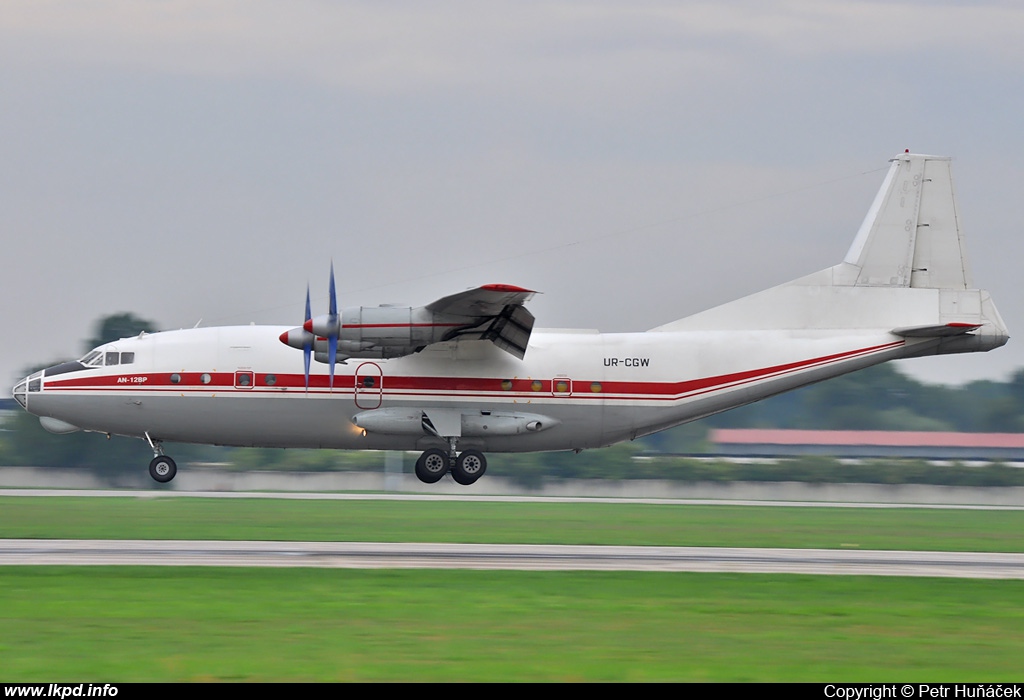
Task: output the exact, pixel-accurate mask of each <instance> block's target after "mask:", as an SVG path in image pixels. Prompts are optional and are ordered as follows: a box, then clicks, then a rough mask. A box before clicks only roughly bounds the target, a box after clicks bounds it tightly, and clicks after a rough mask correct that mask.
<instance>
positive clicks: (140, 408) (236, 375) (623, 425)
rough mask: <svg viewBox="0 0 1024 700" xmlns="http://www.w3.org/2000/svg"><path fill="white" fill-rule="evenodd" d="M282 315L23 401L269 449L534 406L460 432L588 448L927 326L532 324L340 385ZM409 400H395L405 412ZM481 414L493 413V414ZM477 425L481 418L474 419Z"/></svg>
mask: <svg viewBox="0 0 1024 700" xmlns="http://www.w3.org/2000/svg"><path fill="white" fill-rule="evenodd" d="M282 330H283V328H282V327H271V326H240V327H221V328H201V329H191V330H180V331H167V332H162V333H154V334H150V335H143V336H141V337H138V338H130V339H123V340H120V341H118V342H116V343H112V344H110V345H108V346H105V347H104V348H103V350H105V351H107V352H110V351H114V352H120V353H121V354H122V356H124V353H126V352H130V353H133V361H132V362H131V364H118V365H114V366H103V367H90V368H82V369H80V370H77V371H65V372H63V373H61V374H57V375H56V376H46V377H44V378H43V380H42V381H41V382H40V383H39V386H38V387H37V390H36V391H30V392H28V393H27V406H26V408H27V409H28V410H29V411H31V412H32V413H36V414H38V415H40V416H49V417H52V418H56V419H58V420H60V421H64V422H66V423H68V424H71V425H73V426H76V427H78V428H81V429H84V430H93V431H99V432H105V433H114V434H120V435H130V436H137V437H142V436H144V435H145V434H148V435H149V437H150V438H152V439H154V440H167V441H176V442H194V443H211V444H220V445H241V446H267V447H332V448H343V449H426V448H428V447H430V446H437V445H443V444H444V441H442V440H440V439H439V438H438V437H436V436H433V435H430V434H428V433H427V432H425V431H419V430H414V431H408V430H406V431H384V432H379V431H375V430H372V429H371V430H367V431H365V434H364V430H363V429H361V428H359V427H357V426H356V425H354V424H353V422H352V417H353V416H355V415H357V414H363V415H367V412H373V411H378V412H379V413H378V415H387V413H386V411H396V410H398V409H403V408H408V409H414V410H417V411H418V410H421V409H423V410H429V409H431V408H440V409H446V408H451V409H453V410H456V409H457V410H458V411H459V412H460V413H461V414H463V415H478V414H479V415H483V416H487V415H494V414H498V413H504V414H513V415H528V416H540V417H543V418H546V419H552V420H549V421H547V426H549V427H546V428H545V429H543V430H539V431H538V432H529V431H525V432H520V433H518V434H511V435H509V434H504V435H488V434H487V433H486V428H484V429H483V430H479V429H478V430H477V431H476V433H475V434H465V435H463V436H462V437H461V438H460V442H459V445H460V448H463V449H464V448H470V447H472V448H474V449H479V450H486V451H491V452H522V451H540V450H567V449H584V448H591V447H600V446H604V445H609V444H612V443H615V442H619V441H622V440H628V439H632V438H635V437H637V436H640V435H646V434H649V433H652V432H655V431H658V430H663V429H665V428H668V427H671V426H674V425H678V424H680V423H684V422H687V421H690V420H694V419H696V418H700V417H702V416H706V415H710V414H712V413H717V412H719V411H722V410H725V409H727V408H732V407H734V406H739V405H743V404H746V403H750V402H752V401H756V400H758V399H762V398H765V397H767V396H771V395H774V394H777V393H780V392H782V391H786V390H789V389H792V388H795V387H797V386H801V385H804V384H808V383H811V382H815V381H819V380H821V379H825V378H828V377H831V376H836V375H838V374H843V373H845V372H848V371H853V370H855V369H860V368H862V367H866V366H869V365H872V364H877V363H879V362H883V361H886V360H890V359H894V358H898V357H903V356H908V355H912V354H920V351H921V349H922V347H921V346H922V345H923V344H927V343H934V341H931V340H918V339H905V338H900V337H897V336H894V335H893V334H891V333H889V332H886V331H882V330H877V331H864V330H861V331H849V332H843V333H837V332H836V331H822V330H817V331H700V332H692V331H689V332H657V333H652V332H647V333H617V334H601V333H597V332H593V331H543V330H539V331H536V332H534V334H533V337H532V338H531V340H530V345H529V349H528V351H527V353H526V357H525V358H524V359H523V360H519V359H517V358H514V357H512V356H511V355H509V354H507V353H505V352H502V351H500V350H498V349H497V348H495V347H494V345H492V344H491V343H489V342H487V341H477V340H474V341H453V342H447V343H438V344H435V345H431V346H428V347H427V348H425V349H424V350H423V351H422V352H419V353H416V354H413V355H409V356H406V357H401V358H395V359H386V360H372V361H360V360H355V359H351V360H349V361H348V363H347V364H343V365H338V366H337V368H336V374H335V377H334V386H333V388H331V387H330V386H329V378H328V373H327V368H326V367H324V366H323V365H315V366H314V368H313V372H312V374H311V377H310V386H309V389H308V390H307V389H306V387H305V379H304V373H303V371H302V366H301V365H302V360H301V356H300V355H299V354H298V353H296V351H295V350H293V349H291V348H289V347H287V346H285V345H283V344H281V343H280V342H278V341H277V337H278V335H280V334H281V332H282ZM399 412H400V411H399ZM485 422H486V421H485ZM478 427H479V426H478Z"/></svg>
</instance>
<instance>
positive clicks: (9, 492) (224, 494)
mask: <svg viewBox="0 0 1024 700" xmlns="http://www.w3.org/2000/svg"><path fill="white" fill-rule="evenodd" d="M0 496H21V497H51V498H65V497H69V496H73V497H76V498H270V499H284V500H295V501H468V502H478V503H642V504H653V505H691V506H695V505H711V506H773V507H779V508H907V509H921V508H925V509H939V510H1024V506H1013V505H970V504H965V505H957V504H942V503H867V502H843V501H754V500H736V499H710V498H628V497H627V498H606V497H573V496H485V495H458V496H457V495H452V494H415V493H324V492H301V491H165V490H130V489H0Z"/></svg>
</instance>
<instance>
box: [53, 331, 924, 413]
mask: <svg viewBox="0 0 1024 700" xmlns="http://www.w3.org/2000/svg"><path fill="white" fill-rule="evenodd" d="M904 344H905V341H903V340H899V341H895V342H892V343H885V344H882V345H874V346H871V347H867V348H860V349H857V350H848V351H846V352H841V353H835V354H832V355H824V356H822V357H815V358H811V359H808V360H800V361H797V362H790V363H786V364H781V365H773V366H770V367H763V368H760V369H753V370H745V371H742V372H733V373H730V374H722V375H716V376H712V377H703V378H700V379H689V380H683V381H678V382H637V381H617V380H609V379H601V380H588V379H579V378H568V377H567V378H565V379H564V380H565V381H571V382H572V385H573V388H574V392H573V393H572V395H571V396H566V395H565V394H562V393H559V398H573V399H581V400H582V399H590V400H594V399H596V400H601V399H619V400H630V399H632V400H643V399H646V400H662V401H664V400H668V401H672V400H678V399H682V398H687V397H692V396H699V395H702V394H707V393H710V392H713V391H718V390H721V389H725V388H730V387H735V386H742V385H745V384H751V383H753V382H756V381H759V380H762V379H767V378H770V377H776V376H783V375H786V374H792V373H794V372H798V371H800V370H805V369H811V368H814V367H821V366H825V365H829V364H834V363H836V362H840V361H843V360H848V359H852V358H855V357H859V356H862V355H868V354H873V353H876V352H881V351H883V350H890V349H893V348H897V347H900V346H902V345H904ZM172 374H177V375H178V376H179V377H180V381H179V382H178V383H176V384H172V383H171V376H172ZM204 374H208V375H210V382H209V383H207V384H203V383H202V382H201V381H200V377H202V376H203V375H204ZM268 377H273V378H274V382H273V383H272V384H268V383H267V381H268ZM139 379H144V381H137V380H139ZM360 379H363V377H360ZM374 379H375V380H376V381H381V383H382V384H383V389H384V390H385V393H386V395H388V396H392V397H394V396H423V397H429V396H464V397H466V398H487V397H494V398H498V397H512V398H530V397H537V398H541V397H544V396H551V394H552V384H553V382H554V381H559V380H562V378H557V379H555V380H551V379H532V378H526V379H519V378H516V379H509V378H502V377H458V376H446V377H442V376H426V377H422V376H421V377H416V376H390V375H384V376H383V378H380V377H374ZM254 380H255V381H254V386H252V387H239V389H240V390H244V391H246V392H247V393H252V392H254V391H255V392H257V393H282V392H283V391H289V390H295V389H299V390H302V391H303V392H305V391H306V384H305V377H304V375H302V374H270V373H266V372H258V373H256V374H255V378H254ZM234 381H235V373H234V372H175V373H172V372H160V373H152V374H130V375H107V376H96V375H89V376H85V377H76V378H70V377H69V378H67V379H53V380H50V379H47V380H46V384H45V387H44V390H45V391H50V390H63V389H67V390H72V391H74V390H91V389H103V390H109V389H111V388H117V389H122V390H128V391H166V392H169V393H170V392H181V393H185V392H188V393H194V392H204V393H205V392H210V391H217V392H218V393H223V392H226V391H231V390H234V389H235V388H236V387H235V384H234ZM355 383H356V376H355V375H336V376H335V377H334V389H333V393H336V394H342V395H344V394H351V393H353V391H354V387H355ZM504 385H507V386H508V387H509V388H507V389H506V388H504ZM592 385H600V391H597V392H595V391H592V390H591V386H592ZM361 389H362V387H361ZM309 390H310V391H311V392H316V393H322V392H327V391H330V390H331V389H330V385H329V377H328V376H326V375H311V376H310V377H309ZM362 390H363V391H367V392H375V391H379V390H380V387H371V388H366V389H362ZM470 394H471V395H472V396H467V395H470Z"/></svg>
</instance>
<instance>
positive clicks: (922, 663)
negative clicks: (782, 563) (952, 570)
mask: <svg viewBox="0 0 1024 700" xmlns="http://www.w3.org/2000/svg"><path fill="white" fill-rule="evenodd" d="M1022 626H1024V582H1021V581H964V580H954V579H899V578H882V577H876V578H870V577H826V576H774V575H734V574H676V573H671V574H669V573H608V572H600V573H594V572H589V573H587V572H548V573H540V572H491V571H451V572H448V571H353V570H322V569H259V570H257V569H216V568H209V569H208V568H202V569H200V568H178V569H174V568H161V567H154V568H145V567H121V568H114V567H109V568H107V567H103V568H99V567H98V568H91V567H83V568H72V567H7V568H4V569H0V677H2V678H3V680H4V681H6V682H19V681H47V680H75V681H87V682H127V681H179V680H192V681H196V680H198V681H207V680H224V681H235V680H252V681H382V680H395V681H416V680H429V681H481V680H482V681H683V680H687V681H818V682H823V681H829V682H836V681H865V682H866V681H908V682H912V681H927V682H933V683H934V682H939V681H959V682H965V681H989V682H995V681H1004V682H1008V681H1018V680H1020V659H1021V657H1022V656H1024V636H1022V635H1021V634H1020V629H1021V628H1022Z"/></svg>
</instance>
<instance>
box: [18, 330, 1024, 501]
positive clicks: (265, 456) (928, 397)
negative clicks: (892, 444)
mask: <svg viewBox="0 0 1024 700" xmlns="http://www.w3.org/2000/svg"><path fill="white" fill-rule="evenodd" d="M155 330H156V327H155V324H154V323H153V322H152V321H150V320H147V319H144V318H141V317H138V316H136V315H134V314H131V313H120V314H114V315H111V316H107V317H104V318H101V319H100V320H99V321H98V322H97V323H96V326H95V329H94V333H93V335H92V337H90V338H89V339H88V340H87V341H85V347H84V348H83V352H87V351H88V350H90V349H92V348H94V347H96V346H99V345H102V344H104V343H107V342H110V341H112V340H116V339H118V338H123V337H130V336H135V335H138V334H139V333H140V332H143V331H145V332H154V331H155ZM63 359H70V358H63ZM59 361H61V360H60V359H57V360H54V361H53V362H49V363H46V365H44V366H49V365H51V364H56V362H59ZM35 369H39V367H37V368H27V369H26V370H25V372H24V374H26V375H27V374H29V373H31V372H33V371H35ZM715 427H721V428H725V427H729V428H801V429H820V430H826V429H830V430H932V431H963V432H1024V369H1022V370H1019V371H1018V372H1017V373H1016V374H1014V375H1013V377H1011V378H1010V380H1009V381H1007V382H996V381H987V380H986V381H975V382H971V383H968V384H965V385H963V386H945V385H930V384H923V383H921V382H918V381H917V380H915V379H912V378H910V377H908V376H906V375H904V374H902V373H901V372H900V371H899V370H898V369H897V367H896V365H894V364H893V363H889V364H884V365H879V366H876V367H872V368H869V369H866V370H862V371H860V372H854V373H852V374H848V375H845V376H842V377H837V378H835V379H831V380H828V381H825V382H821V383H819V384H815V385H812V386H809V387H804V388H803V389H798V390H796V391H793V392H789V393H787V394H782V395H780V396H776V397H774V398H771V399H767V400H765V401H761V402H759V403H756V404H751V405H749V406H745V407H743V408H738V409H734V410H732V411H727V412H725V413H721V414H718V415H716V416H712V417H710V418H706V419H704V420H700V421H695V422H693V423H689V424H686V425H683V426H679V427H677V428H674V429H671V430H667V431H664V432H661V433H657V434H655V435H650V436H647V437H644V438H641V439H638V440H636V441H635V442H632V443H626V444H620V445H615V446H613V447H610V448H605V449H601V450H588V451H586V452H584V453H583V455H576V454H574V453H571V452H553V453H539V454H511V455H500V454H493V455H489V462H490V466H489V469H488V471H489V473H491V474H504V475H507V476H513V477H514V478H516V479H517V480H519V481H520V482H521V483H523V484H527V485H530V484H534V485H536V484H539V483H540V482H541V481H542V480H543V479H544V478H545V477H551V476H556V477H560V478H671V479H686V480H694V479H698V477H700V480H707V479H709V478H711V477H710V476H708V474H707V473H705V472H707V471H708V469H709V468H710V469H712V472H713V474H715V475H717V478H719V479H725V480H730V479H734V478H741V477H742V478H755V479H757V480H772V475H773V474H775V475H778V474H781V473H783V471H785V472H786V473H789V472H792V473H791V474H790V476H791V477H793V478H797V477H799V476H800V474H801V473H804V472H808V464H809V462H807V460H802V461H801V460H793V464H791V465H790V468H789V469H788V470H783V471H780V470H779V465H770V466H768V467H766V468H767V469H770V470H774V471H771V472H765V473H763V474H761V475H760V476H758V475H754V474H746V473H744V472H743V470H742V469H740V468H738V467H736V466H733V467H728V466H726V465H724V463H723V464H719V465H717V466H715V467H713V468H711V467H708V466H707V463H695V462H687V461H686V460H680V459H667V458H659V457H657V455H665V454H673V453H674V454H689V455H694V454H701V453H705V452H708V451H709V448H710V445H709V444H708V442H707V435H708V430H709V429H710V428H715ZM2 428H3V429H2V430H0V465H8V466H37V467H47V466H52V467H78V468H87V469H90V470H92V471H94V472H96V473H97V474H100V475H104V474H106V475H111V476H113V475H116V474H121V473H126V472H131V473H136V474H138V473H144V471H145V468H146V465H147V464H148V462H149V460H150V459H151V457H152V453H151V451H150V449H149V447H148V445H146V444H145V442H143V441H141V440H136V439H131V438H123V437H117V436H114V437H112V438H110V439H107V438H106V436H104V435H98V434H95V433H74V434H71V435H51V434H49V433H47V432H46V431H44V430H43V429H42V428H41V427H40V425H39V421H38V419H37V418H36V417H35V416H33V415H31V414H29V413H27V412H25V411H22V410H20V408H18V410H16V411H14V412H13V413H12V414H11V415H10V416H9V417H8V418H7V419H6V421H5V424H4V425H3V426H2ZM165 447H166V449H167V451H168V453H169V454H172V455H173V456H174V458H175V459H176V460H177V461H178V463H179V464H186V463H190V462H192V463H196V462H205V463H216V464H218V465H219V466H221V467H225V468H234V469H263V470H297V471H325V470H370V471H377V470H381V469H382V468H383V463H384V455H383V453H374V452H359V451H341V450H281V449H256V448H221V447H210V446H199V445H170V444H168V445H166V446H165ZM413 458H414V457H413V456H412V455H409V456H407V457H406V459H405V463H406V464H405V471H411V467H412V461H413ZM826 461H829V460H826ZM805 462H806V463H805ZM831 462H833V463H834V460H831ZM816 464H817V467H816V469H815V470H812V471H814V473H816V474H818V478H819V479H825V480H830V479H844V478H851V477H854V478H857V479H859V480H865V479H866V480H868V481H872V480H874V481H878V480H880V479H884V478H895V477H891V476H890V477H883V476H871V475H870V474H869V472H870V473H871V474H873V473H875V472H871V470H870V469H869V470H867V471H865V470H861V473H859V476H857V475H853V474H848V473H845V472H843V471H842V469H840V468H839V467H838V466H837V463H834V464H833V466H832V467H829V469H824V466H823V465H824V462H820V461H819V462H818V463H816ZM702 465H703V466H702ZM915 469H916V470H917V471H915ZM920 469H921V467H920V465H918V466H917V467H916V468H911V467H906V466H905V468H903V469H902V471H901V470H898V469H897V470H895V471H894V470H893V469H890V468H886V469H884V470H882V471H883V472H884V473H885V474H890V475H891V474H894V473H897V472H898V473H903V474H909V475H910V476H907V477H906V478H909V479H910V480H911V481H912V482H915V483H930V482H928V481H927V480H925V481H921V479H926V477H924V476H921V475H920V473H919V472H920ZM847 471H848V470H847ZM876 471H877V470H876ZM931 471H934V468H932V469H931ZM1013 471H1021V472H1022V473H1024V470H1013ZM879 473H881V472H879ZM974 473H975V474H978V472H974ZM829 475H831V476H829ZM901 478H903V477H901ZM927 478H932V477H927ZM943 478H949V479H953V480H954V481H957V480H960V481H962V480H963V479H965V478H967V477H964V476H963V475H962V474H961V475H959V476H956V477H949V476H947V477H943ZM971 478H975V477H971ZM994 478H996V479H997V481H999V483H1006V478H1008V477H1006V474H1005V473H1002V472H1000V474H999V475H997V477H994ZM1014 478H1016V477H1014ZM801 480H802V479H801ZM879 483H887V482H885V481H879Z"/></svg>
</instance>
